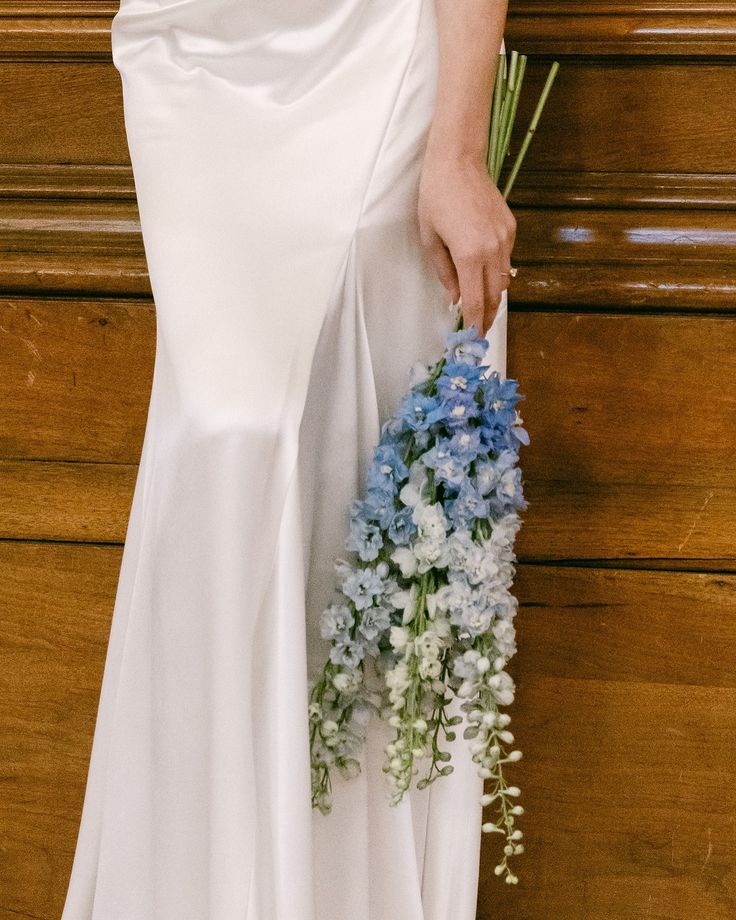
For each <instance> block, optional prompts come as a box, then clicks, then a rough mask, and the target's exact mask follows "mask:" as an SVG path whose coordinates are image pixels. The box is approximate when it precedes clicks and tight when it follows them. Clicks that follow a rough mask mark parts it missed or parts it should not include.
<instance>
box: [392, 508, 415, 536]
mask: <svg viewBox="0 0 736 920" xmlns="http://www.w3.org/2000/svg"><path fill="white" fill-rule="evenodd" d="M413 510H414V509H413V508H408V507H406V506H404V507H403V508H402V509H401V510H400V511H397V512H396V514H395V515H394V516H393V519H392V520H391V523H390V524H389V527H388V536H389V539H390V540H392V541H393V542H394V543H395V544H396V545H397V546H403V545H404V544H406V543H408V542H409V540H410V539H411V538H412V537H413V536H414V534H415V533H416V532H417V525H416V524H415V523H414V521H413V520H412V512H413Z"/></svg>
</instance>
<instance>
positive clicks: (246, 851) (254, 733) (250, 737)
mask: <svg viewBox="0 0 736 920" xmlns="http://www.w3.org/2000/svg"><path fill="white" fill-rule="evenodd" d="M505 12H506V10H505V3H501V2H497V0H462V2H458V0H304V2H301V3H299V2H295V0H240V2H234V0H123V2H122V4H121V6H120V9H119V11H118V13H117V14H116V16H115V17H114V20H113V24H112V50H113V60H114V63H115V66H116V67H117V69H118V71H119V72H120V75H121V77H122V84H123V98H124V112H125V126H126V131H127V137H128V144H129V149H130V157H131V162H132V167H133V175H134V178H135V185H136V191H137V196H138V207H139V211H140V218H141V228H142V233H143V241H144V245H145V251H146V257H147V261H148V268H149V275H150V281H151V287H152V291H153V295H154V300H155V305H156V317H157V338H156V362H155V370H154V377H153V385H152V391H151V402H150V407H149V412H148V420H147V425H146V431H145V437H144V442H143V450H142V454H141V462H140V466H139V471H138V478H137V481H136V488H135V492H134V496H133V504H132V508H131V514H130V519H129V523H128V530H127V534H126V541H125V549H124V553H123V557H122V563H121V570H120V581H119V584H118V590H117V596H116V600H115V608H114V612H113V620H112V626H111V632H110V639H109V646H108V652H107V659H106V663H105V671H104V677H103V683H102V689H101V695H100V702H99V709H98V713H97V723H96V727H95V734H94V741H93V747H92V756H91V761H90V767H89V775H88V780H87V790H86V795H85V800H84V808H83V812H82V819H81V825H80V830H79V837H78V841H77V848H76V853H75V858H74V866H73V871H72V876H71V881H70V884H69V889H68V893H67V900H66V905H65V908H64V913H63V916H62V920H347V918H350V920H470V918H471V917H474V916H475V902H476V895H477V881H478V855H479V850H480V820H481V809H480V805H479V801H478V800H479V796H480V794H481V791H482V781H481V780H480V778H479V777H478V776H477V774H476V768H475V765H474V764H472V763H471V761H470V757H469V755H468V754H467V752H466V750H465V745H464V744H463V743H462V739H461V740H460V742H458V743H457V744H456V745H455V748H454V753H453V761H454V762H455V764H456V770H455V773H453V774H452V775H451V776H449V777H446V778H444V779H443V780H442V781H441V782H439V783H435V784H433V786H431V787H430V788H429V790H425V791H422V792H418V791H416V790H412V791H411V793H410V794H409V795H408V796H407V797H406V798H405V799H404V800H403V801H402V802H401V803H400V804H399V806H397V807H394V808H392V807H390V806H388V804H387V802H386V799H385V793H384V787H383V774H382V772H381V769H380V767H381V763H382V758H383V747H384V746H385V744H386V743H387V741H388V740H389V735H388V734H387V729H386V727H385V725H384V724H383V723H381V722H380V720H376V721H375V724H372V725H371V728H370V732H369V738H368V743H367V745H366V748H365V751H364V753H363V755H362V760H361V767H362V770H361V773H360V775H359V776H358V777H355V778H353V779H351V780H342V779H341V778H340V777H337V778H336V780H335V785H334V787H333V794H334V807H333V812H332V813H331V814H330V815H322V814H321V813H319V812H318V811H317V810H314V811H313V810H312V808H311V801H310V765H309V750H308V725H307V681H308V679H309V678H310V677H314V676H316V675H317V674H318V673H319V671H320V670H321V666H322V663H323V661H324V657H325V654H326V650H327V647H328V646H327V643H326V642H325V640H323V639H322V638H321V637H320V634H319V625H318V620H319V615H320V612H321V610H322V609H323V608H324V606H325V605H326V604H327V603H328V602H329V600H330V598H331V596H332V592H333V589H334V584H335V583H334V575H333V568H332V566H333V563H334V560H335V559H336V558H337V557H338V556H340V555H341V553H342V552H343V541H344V538H345V535H346V532H347V522H348V507H349V504H350V501H351V499H352V498H353V497H354V495H356V494H357V493H358V492H359V490H360V488H361V486H362V481H363V475H364V472H365V469H366V466H367V462H368V460H369V459H370V454H371V452H372V448H373V445H374V444H375V442H376V440H377V437H378V432H379V426H380V424H381V422H382V421H383V420H384V419H385V418H386V417H387V415H388V414H389V413H390V412H391V411H392V410H393V408H394V407H395V405H396V402H397V400H398V399H399V398H400V396H401V395H402V393H403V392H404V390H405V389H406V386H407V384H408V369H409V367H410V366H411V365H412V364H414V363H415V362H416V361H420V360H421V361H425V362H430V361H434V360H435V359H436V358H437V357H438V356H439V354H440V353H441V351H442V346H443V343H444V339H445V336H446V334H447V332H448V331H449V330H450V328H451V327H452V325H453V324H454V322H455V319H456V317H455V316H454V315H453V314H452V312H451V311H450V310H448V303H447V301H448V295H449V297H451V298H452V301H453V302H455V301H458V300H459V299H460V298H461V309H462V312H463V316H464V321H465V325H470V324H471V323H473V322H475V323H477V324H478V326H479V327H481V328H482V331H483V332H487V331H489V330H490V331H489V336H490V337H491V342H492V345H494V346H495V353H496V355H497V364H500V365H502V364H503V360H504V348H505V319H506V316H505V313H504V312H501V311H505V300H503V301H502V302H501V307H500V308H499V306H498V305H499V299H500V298H501V295H502V292H503V291H504V290H505V288H506V285H507V282H508V278H509V274H508V273H509V271H510V255H511V250H512V246H513V239H514V220H513V217H512V215H511V214H510V212H509V210H508V208H507V207H506V205H505V203H504V201H503V198H502V196H501V194H500V193H499V191H498V190H497V189H496V188H495V186H494V185H493V183H492V182H491V180H490V179H489V177H488V175H487V173H486V170H485V145H486V131H487V126H488V112H489V100H490V95H491V86H492V81H493V77H494V73H495V67H496V63H497V54H498V51H499V48H500V47H501V42H502V32H503V23H504V19H505ZM450 306H452V305H450ZM494 318H495V321H494ZM499 369H500V370H501V371H502V372H503V367H502V366H501V367H500V368H499ZM451 749H452V748H451Z"/></svg>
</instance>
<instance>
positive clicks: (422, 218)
mask: <svg viewBox="0 0 736 920" xmlns="http://www.w3.org/2000/svg"><path fill="white" fill-rule="evenodd" d="M418 216H419V235H420V239H421V243H422V246H423V248H424V249H425V251H426V252H427V255H428V256H429V258H430V260H431V262H432V264H433V265H434V267H435V270H436V271H437V275H438V276H439V279H440V281H441V282H442V284H443V285H444V286H445V287H446V288H447V291H448V293H449V294H450V296H451V297H452V302H453V303H457V301H458V298H459V297H462V305H461V309H462V314H463V323H464V326H465V328H469V327H470V326H471V325H472V324H473V323H475V324H476V325H477V326H478V329H479V330H480V332H481V334H482V335H485V334H486V332H487V331H488V329H490V327H491V325H492V323H493V320H494V319H495V316H496V313H497V311H498V307H499V305H500V301H501V296H502V294H503V292H504V290H505V289H506V288H507V287H508V284H509V280H510V275H502V274H501V272H508V271H509V269H510V268H511V252H512V250H513V248H514V242H515V239H516V219H515V218H514V215H513V214H512V213H511V211H510V210H509V207H508V205H507V204H506V201H505V199H504V197H503V195H502V194H501V192H500V191H499V189H498V188H497V187H496V185H495V183H494V182H493V179H491V176H490V174H489V173H488V170H487V169H486V166H485V163H484V162H479V161H478V160H476V159H463V158H452V157H447V158H443V159H439V158H433V157H428V156H425V159H424V163H423V165H422V174H421V177H420V182H419V201H418Z"/></svg>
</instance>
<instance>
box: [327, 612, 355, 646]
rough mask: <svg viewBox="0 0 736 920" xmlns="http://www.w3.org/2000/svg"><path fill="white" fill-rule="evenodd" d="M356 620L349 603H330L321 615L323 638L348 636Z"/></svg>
mask: <svg viewBox="0 0 736 920" xmlns="http://www.w3.org/2000/svg"><path fill="white" fill-rule="evenodd" d="M354 622H355V617H354V616H353V611H352V610H351V609H350V607H348V605H347V604H330V606H329V607H327V608H326V609H325V610H323V611H322V614H321V616H320V632H321V635H322V638H323V639H338V638H341V637H344V638H347V637H348V631H349V630H350V628H351V626H352V625H353V623H354Z"/></svg>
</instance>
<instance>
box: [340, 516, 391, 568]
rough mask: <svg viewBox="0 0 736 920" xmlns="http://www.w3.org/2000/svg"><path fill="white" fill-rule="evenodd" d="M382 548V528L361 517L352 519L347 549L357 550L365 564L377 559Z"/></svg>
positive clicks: (346, 542)
mask: <svg viewBox="0 0 736 920" xmlns="http://www.w3.org/2000/svg"><path fill="white" fill-rule="evenodd" d="M382 546H383V535H382V534H381V528H380V527H378V526H377V525H376V524H371V523H369V522H368V521H364V520H363V519H362V518H360V517H353V518H351V520H350V532H349V534H348V537H347V539H346V540H345V549H351V550H355V551H356V552H357V553H358V555H359V556H360V558H361V559H363V560H364V561H365V562H372V561H373V560H374V559H376V558H377V556H378V554H379V552H380V550H381V547H382Z"/></svg>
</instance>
